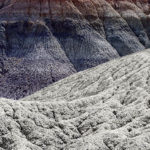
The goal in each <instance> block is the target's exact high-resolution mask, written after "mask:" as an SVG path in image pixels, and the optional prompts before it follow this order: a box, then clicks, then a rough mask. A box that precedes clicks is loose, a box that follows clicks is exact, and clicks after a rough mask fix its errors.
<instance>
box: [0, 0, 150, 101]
mask: <svg viewBox="0 0 150 150" xmlns="http://www.w3.org/2000/svg"><path fill="white" fill-rule="evenodd" d="M149 47H150V3H149V0H26V1H25V0H0V83H1V87H0V96H2V97H7V98H14V99H19V98H21V97H24V96H26V95H29V94H32V93H33V92H35V91H37V90H40V89H41V88H43V87H45V86H48V85H49V84H51V83H53V82H55V81H58V80H59V79H62V78H64V77H66V76H69V75H70V74H73V73H75V72H78V71H81V70H85V69H88V68H91V67H94V66H97V65H99V64H101V63H104V62H106V61H109V60H111V59H114V58H118V57H121V56H125V55H128V54H131V53H133V52H137V51H140V50H144V49H145V48H149Z"/></svg>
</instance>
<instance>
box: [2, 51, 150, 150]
mask: <svg viewBox="0 0 150 150" xmlns="http://www.w3.org/2000/svg"><path fill="white" fill-rule="evenodd" d="M0 149H1V150H5V149H7V150H9V149H10V150H12V149H15V150H62V149H64V150H81V149H82V150H87V149H88V150H149V149H150V50H146V51H143V52H139V53H135V54H133V55H130V56H126V57H123V58H119V59H116V60H113V61H110V62H108V63H105V64H102V65H99V66H97V67H95V68H92V69H88V70H86V71H81V72H79V73H76V74H74V75H71V76H70V77H67V78H65V79H63V80H60V81H58V82H56V83H54V84H52V85H50V86H48V87H46V88H44V89H42V90H40V91H38V92H36V93H34V94H33V95H30V96H28V97H26V98H24V99H20V100H18V101H15V100H11V99H4V98H1V99H0Z"/></svg>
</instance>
